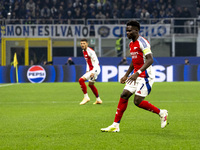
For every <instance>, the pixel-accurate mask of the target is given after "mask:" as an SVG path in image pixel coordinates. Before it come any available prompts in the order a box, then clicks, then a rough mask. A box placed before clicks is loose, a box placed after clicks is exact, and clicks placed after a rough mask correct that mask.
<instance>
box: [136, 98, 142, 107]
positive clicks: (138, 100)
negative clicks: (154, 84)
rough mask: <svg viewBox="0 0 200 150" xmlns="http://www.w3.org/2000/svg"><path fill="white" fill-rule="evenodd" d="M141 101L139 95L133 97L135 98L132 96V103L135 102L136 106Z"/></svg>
mask: <svg viewBox="0 0 200 150" xmlns="http://www.w3.org/2000/svg"><path fill="white" fill-rule="evenodd" d="M141 102H142V99H140V98H139V97H135V98H134V104H135V105H136V106H138V105H139V104H140V103H141Z"/></svg>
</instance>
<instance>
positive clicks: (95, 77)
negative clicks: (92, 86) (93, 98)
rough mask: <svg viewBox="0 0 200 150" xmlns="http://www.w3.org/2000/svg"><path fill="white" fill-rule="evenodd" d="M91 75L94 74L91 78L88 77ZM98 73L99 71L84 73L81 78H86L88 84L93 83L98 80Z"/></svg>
mask: <svg viewBox="0 0 200 150" xmlns="http://www.w3.org/2000/svg"><path fill="white" fill-rule="evenodd" d="M91 73H94V77H93V78H91V77H90V75H91ZM99 73H100V70H95V71H93V70H91V71H89V72H86V73H85V74H84V75H83V76H82V77H84V78H86V79H87V80H88V81H89V82H95V81H96V79H97V78H98V75H99Z"/></svg>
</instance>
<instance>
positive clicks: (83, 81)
mask: <svg viewBox="0 0 200 150" xmlns="http://www.w3.org/2000/svg"><path fill="white" fill-rule="evenodd" d="M78 81H79V84H80V86H81V88H82V91H83V93H84V94H86V93H87V86H86V85H85V80H84V79H83V78H80V79H79V80H78Z"/></svg>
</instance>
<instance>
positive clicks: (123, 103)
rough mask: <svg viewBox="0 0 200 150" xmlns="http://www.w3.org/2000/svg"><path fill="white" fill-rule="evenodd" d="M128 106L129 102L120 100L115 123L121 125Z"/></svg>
mask: <svg viewBox="0 0 200 150" xmlns="http://www.w3.org/2000/svg"><path fill="white" fill-rule="evenodd" d="M127 105H128V100H126V99H123V98H120V100H119V103H118V106H117V112H116V115H115V119H114V122H117V123H120V120H121V118H122V116H123V113H124V111H125V110H126V108H127Z"/></svg>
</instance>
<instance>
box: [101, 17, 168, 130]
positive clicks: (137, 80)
mask: <svg viewBox="0 0 200 150" xmlns="http://www.w3.org/2000/svg"><path fill="white" fill-rule="evenodd" d="M139 31H140V24H139V22H137V21H136V20H131V21H129V22H128V23H127V26H126V33H127V37H128V38H129V39H132V41H131V42H130V44H129V48H130V54H131V57H132V62H131V64H130V66H129V69H128V71H127V72H126V74H125V75H124V77H122V78H121V80H120V82H121V83H125V82H126V86H125V88H124V90H123V92H122V94H121V97H120V100H119V103H118V107H117V112H116V115H115V119H114V122H113V124H112V125H111V126H109V127H107V128H102V129H101V131H103V132H119V131H120V129H119V124H120V121H121V118H122V115H123V113H124V111H125V110H126V107H127V105H128V100H129V98H130V97H131V96H132V95H133V94H135V97H134V104H135V105H136V106H137V107H139V108H143V109H145V110H148V111H151V112H153V113H156V114H158V115H159V116H160V119H161V128H164V127H165V126H166V125H167V117H168V111H167V110H164V109H159V108H157V107H156V106H154V105H152V104H151V103H149V102H148V101H146V100H144V99H145V97H146V96H147V95H149V93H150V92H151V88H152V85H153V83H154V79H155V74H154V70H153V68H152V63H153V56H152V52H151V48H150V44H149V42H148V41H147V40H146V39H145V38H143V37H142V36H140V35H139ZM133 70H134V73H133V74H132V75H130V76H129V74H130V73H131V72H132V71H133Z"/></svg>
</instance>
